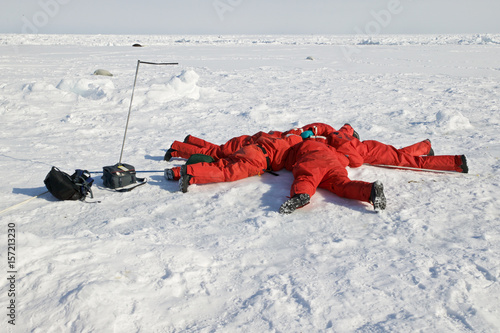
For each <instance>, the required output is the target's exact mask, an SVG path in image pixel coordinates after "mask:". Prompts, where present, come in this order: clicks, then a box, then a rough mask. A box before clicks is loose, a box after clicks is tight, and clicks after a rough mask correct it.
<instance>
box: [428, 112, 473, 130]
mask: <svg viewBox="0 0 500 333" xmlns="http://www.w3.org/2000/svg"><path fill="white" fill-rule="evenodd" d="M436 125H437V127H438V128H440V129H441V130H443V131H445V132H453V131H460V130H466V129H471V128H473V126H472V125H471V123H470V121H469V119H468V118H467V117H465V116H464V115H463V114H462V113H460V112H458V111H451V110H442V111H439V112H438V113H437V114H436Z"/></svg>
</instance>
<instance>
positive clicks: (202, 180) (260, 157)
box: [172, 145, 268, 184]
mask: <svg viewBox="0 0 500 333" xmlns="http://www.w3.org/2000/svg"><path fill="white" fill-rule="evenodd" d="M267 168H268V159H267V158H266V155H264V152H263V151H262V149H261V148H260V147H259V146H257V145H249V146H244V147H242V148H241V149H240V150H238V151H237V152H235V153H233V154H232V155H231V156H229V157H227V158H223V159H220V160H218V161H216V162H213V163H205V162H202V163H196V164H190V165H188V166H187V174H188V175H191V176H193V177H192V178H191V180H190V182H189V183H190V184H209V183H220V182H233V181H236V180H240V179H243V178H247V177H252V176H256V175H259V174H262V173H263V172H264V170H266V169H267ZM172 169H173V170H174V173H176V172H178V170H175V169H180V168H179V167H176V168H172Z"/></svg>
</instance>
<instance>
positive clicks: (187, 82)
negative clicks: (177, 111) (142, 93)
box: [147, 70, 200, 102]
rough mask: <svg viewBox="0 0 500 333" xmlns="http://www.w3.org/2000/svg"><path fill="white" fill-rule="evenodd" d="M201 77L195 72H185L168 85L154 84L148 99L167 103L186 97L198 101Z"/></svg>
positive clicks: (172, 79)
mask: <svg viewBox="0 0 500 333" xmlns="http://www.w3.org/2000/svg"><path fill="white" fill-rule="evenodd" d="M199 78H200V76H199V75H198V74H197V73H196V72H195V71H193V70H183V71H182V73H181V74H179V75H177V76H174V77H172V78H171V79H170V81H169V82H168V83H167V84H164V85H163V84H153V85H151V87H149V89H148V93H147V97H148V98H149V99H152V100H155V101H157V102H166V101H171V100H176V99H181V98H184V97H187V98H190V99H194V100H198V99H199V98H200V87H199V86H198V85H197V84H198V80H199Z"/></svg>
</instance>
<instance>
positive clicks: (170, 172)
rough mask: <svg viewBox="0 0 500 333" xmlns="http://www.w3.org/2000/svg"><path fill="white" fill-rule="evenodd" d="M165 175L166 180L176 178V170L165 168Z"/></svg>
mask: <svg viewBox="0 0 500 333" xmlns="http://www.w3.org/2000/svg"><path fill="white" fill-rule="evenodd" d="M163 175H164V176H165V179H166V180H174V171H173V170H172V169H165V172H164V173H163Z"/></svg>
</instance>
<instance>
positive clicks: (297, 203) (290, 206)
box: [280, 193, 311, 214]
mask: <svg viewBox="0 0 500 333" xmlns="http://www.w3.org/2000/svg"><path fill="white" fill-rule="evenodd" d="M310 199H311V197H310V196H309V194H306V193H301V194H295V195H294V196H293V197H291V198H290V199H288V200H287V201H285V202H284V203H283V204H282V205H281V207H280V214H291V213H292V212H293V211H294V210H296V209H297V208H300V207H302V206H305V205H307V204H308V203H309V201H310Z"/></svg>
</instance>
